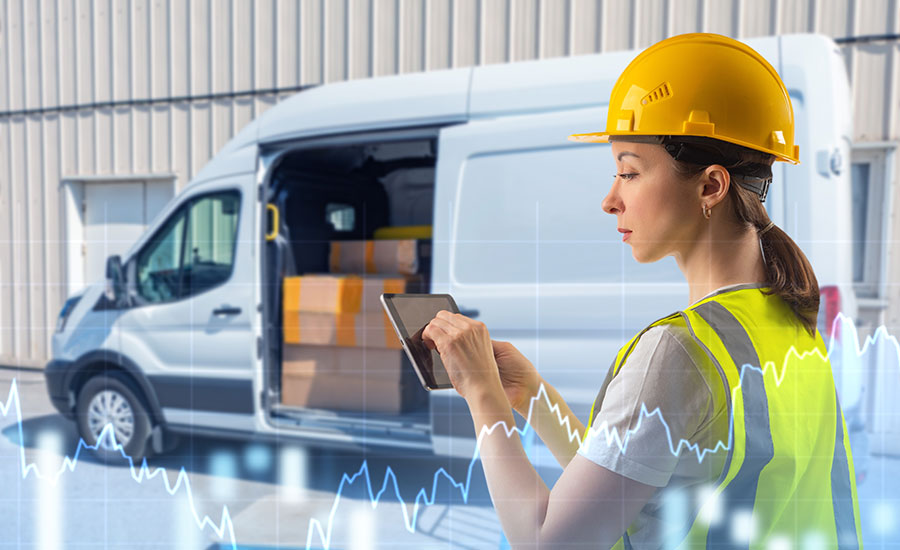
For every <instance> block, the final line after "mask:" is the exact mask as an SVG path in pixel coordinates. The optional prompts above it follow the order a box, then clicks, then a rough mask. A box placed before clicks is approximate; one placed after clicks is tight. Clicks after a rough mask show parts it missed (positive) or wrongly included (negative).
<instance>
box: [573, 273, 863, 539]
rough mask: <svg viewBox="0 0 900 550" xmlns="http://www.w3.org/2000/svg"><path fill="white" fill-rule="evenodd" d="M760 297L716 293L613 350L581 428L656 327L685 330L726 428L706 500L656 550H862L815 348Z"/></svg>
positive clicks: (831, 401)
mask: <svg viewBox="0 0 900 550" xmlns="http://www.w3.org/2000/svg"><path fill="white" fill-rule="evenodd" d="M763 290H770V289H768V288H765V289H760V288H744V289H741V288H738V289H735V290H728V291H723V292H722V293H720V294H716V295H713V296H710V297H708V298H706V299H704V300H701V301H699V302H697V303H696V304H694V305H692V306H691V307H689V308H687V309H686V310H684V311H678V312H676V313H673V314H672V315H669V316H667V317H664V318H662V319H659V320H658V321H656V322H654V323H652V324H650V325H649V326H648V327H647V328H645V329H644V330H642V331H641V332H640V333H638V334H637V335H636V336H635V337H634V338H632V339H631V340H630V341H629V342H628V343H627V344H625V345H624V346H623V347H622V348H621V349H620V350H619V353H618V354H617V356H616V359H615V362H614V363H613V365H612V366H611V368H610V372H609V374H608V375H607V378H606V381H605V382H604V384H603V387H602V388H601V390H600V393H599V395H598V396H597V399H596V401H595V402H594V406H593V407H591V416H590V419H589V423H588V430H590V422H592V421H593V419H594V415H595V414H596V412H599V410H600V406H601V403H602V401H603V397H604V395H605V393H606V389H607V387H608V386H609V382H610V380H611V379H612V377H613V376H615V375H616V374H617V373H618V372H619V370H620V369H621V368H622V365H623V364H624V363H625V359H626V358H627V357H628V355H629V354H630V353H631V351H632V350H633V349H634V346H635V344H636V343H637V341H638V339H640V337H641V335H642V334H643V333H644V332H646V331H647V330H649V329H650V328H652V327H654V326H657V325H662V324H667V323H668V324H672V325H679V326H682V327H685V328H687V329H688V330H689V331H690V334H691V336H692V337H693V338H694V340H695V341H696V342H697V344H698V345H699V347H700V349H702V350H703V351H705V352H706V354H707V356H708V357H709V358H710V360H711V362H712V364H713V365H715V368H716V369H717V370H718V375H719V377H720V378H721V380H722V383H723V384H724V385H725V395H726V396H727V399H728V410H729V418H730V419H731V421H732V422H731V424H730V426H729V436H728V441H727V455H726V458H725V462H724V468H723V470H722V473H721V475H720V477H719V479H718V480H717V481H716V483H715V485H714V487H715V489H714V490H713V491H710V492H708V495H711V497H708V498H706V499H705V501H702V502H701V501H695V502H696V504H695V505H694V506H693V507H692V509H690V510H688V517H689V522H688V523H687V524H686V525H685V526H684V529H683V532H682V533H681V534H679V535H678V536H676V537H674V538H673V537H667V540H665V541H663V547H664V548H750V547H752V548H767V543H768V542H771V541H776V540H778V539H783V540H785V541H787V542H788V543H789V547H791V548H806V547H811V548H820V547H821V548H838V549H842V550H843V549H858V548H862V534H861V533H862V531H861V529H860V519H859V503H858V500H857V495H856V481H855V474H854V471H853V460H852V457H851V454H850V442H849V438H848V435H847V426H846V423H845V422H844V416H843V413H842V411H841V407H840V404H839V403H838V398H837V391H836V389H835V385H834V378H833V375H832V372H831V364H830V363H829V362H828V357H827V348H826V347H825V342H824V341H823V340H822V336H821V335H820V334H819V332H818V331H816V335H815V338H813V337H811V336H810V335H809V333H808V332H806V329H805V328H804V327H803V326H802V325H801V324H800V323H799V321H798V319H797V317H796V315H795V314H794V313H793V312H792V311H791V309H790V307H789V306H788V305H787V303H786V302H784V300H782V299H781V298H780V297H779V296H777V295H775V294H771V295H768V296H767V295H765V294H764V293H763V292H762V291H763ZM595 411H596V412H595ZM588 430H586V432H585V439H586V438H587V436H588ZM719 452H722V451H719ZM713 510H718V511H720V512H721V513H720V514H716V513H714V512H713ZM716 517H718V520H715V519H713V520H711V519H709V518H716ZM739 522H740V524H739ZM635 531H636V529H635V525H634V524H633V525H632V526H630V527H629V528H628V529H627V530H626V532H625V533H624V534H623V536H622V538H620V539H619V541H618V543H616V545H615V546H614V548H616V549H618V548H622V549H626V550H627V549H629V548H631V547H632V544H631V540H630V538H629V535H633V534H634V533H635ZM747 534H749V537H750V538H745V539H741V538H740V537H742V536H745V535H747Z"/></svg>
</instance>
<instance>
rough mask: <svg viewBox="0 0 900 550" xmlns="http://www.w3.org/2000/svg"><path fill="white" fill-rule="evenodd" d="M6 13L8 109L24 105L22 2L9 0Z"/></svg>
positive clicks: (19, 107) (15, 108)
mask: <svg viewBox="0 0 900 550" xmlns="http://www.w3.org/2000/svg"><path fill="white" fill-rule="evenodd" d="M6 9H7V11H6V15H7V22H8V24H7V33H6V40H7V48H6V51H7V52H8V56H9V57H7V68H6V70H7V73H6V74H7V83H6V86H7V95H6V97H7V105H8V106H9V109H10V110H17V109H21V108H23V107H24V106H25V79H24V78H23V76H24V75H25V55H24V52H23V51H22V47H23V44H22V41H23V40H24V36H23V30H22V3H21V1H20V0H10V2H9V4H7V6H6Z"/></svg>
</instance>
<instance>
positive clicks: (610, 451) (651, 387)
mask: <svg viewBox="0 0 900 550" xmlns="http://www.w3.org/2000/svg"><path fill="white" fill-rule="evenodd" d="M762 286H764V285H763V284H758V283H752V284H747V283H741V284H737V285H728V286H725V287H722V288H719V289H717V290H715V291H713V292H711V293H710V294H708V295H707V296H704V297H703V298H701V300H702V299H705V298H707V297H709V296H711V295H713V294H718V293H722V292H726V291H728V290H730V289H735V288H736V287H740V288H760V287H762ZM698 301H699V300H698ZM695 303H696V302H695ZM728 421H729V418H728V406H727V400H726V399H725V388H724V384H723V382H722V379H721V376H720V375H719V373H718V370H717V369H716V367H715V366H714V365H713V364H712V362H711V361H710V360H709V357H708V356H707V355H706V353H705V352H704V351H703V350H702V349H701V348H700V347H699V346H698V345H697V343H696V342H695V341H694V339H693V338H692V337H691V335H690V332H689V331H688V330H687V329H684V328H681V327H673V326H671V325H660V326H655V327H653V328H651V329H649V330H648V331H647V332H645V333H644V334H643V335H642V336H641V337H640V339H639V340H638V342H637V343H636V344H635V346H634V349H633V350H632V352H631V354H630V355H629V356H628V358H627V359H626V360H625V364H624V365H622V368H621V369H620V370H619V373H618V374H616V376H615V377H613V379H612V380H611V381H610V383H609V386H608V388H607V392H606V396H605V397H604V399H603V403H602V405H601V407H600V411H598V412H596V416H595V417H594V421H593V423H592V424H591V433H590V434H589V435H588V437H587V438H586V439H585V441H584V443H583V444H582V446H581V447H580V448H579V450H578V453H579V454H580V455H582V456H584V457H585V458H587V459H589V460H591V461H592V462H595V463H596V464H599V465H600V466H603V467H604V468H607V469H609V470H612V471H613V472H616V473H618V474H620V475H622V476H624V477H627V478H630V479H633V480H636V481H639V482H641V483H644V484H646V485H652V486H655V487H659V489H658V490H657V491H656V493H654V495H653V497H652V498H651V499H650V500H649V501H648V502H647V504H646V505H645V506H644V508H643V509H642V510H641V512H640V515H639V517H638V519H637V520H636V526H637V531H635V532H634V533H633V534H632V535H631V536H630V540H631V543H632V544H633V546H634V548H635V549H638V548H659V547H660V544H661V543H662V541H670V540H671V541H672V542H677V541H675V540H672V539H671V537H675V536H678V533H680V532H681V530H682V529H684V528H685V526H686V525H688V524H689V523H690V522H691V521H692V520H693V518H689V517H686V514H688V513H689V511H690V510H696V507H695V506H694V503H695V500H696V499H698V498H702V494H703V491H704V490H708V489H711V488H712V487H713V486H714V484H715V481H716V480H717V479H718V477H719V474H720V473H721V472H722V468H723V465H724V462H725V456H726V453H727V451H726V450H725V449H724V448H723V447H724V446H725V445H727V444H728ZM598 428H599V429H598ZM685 443H687V445H685ZM713 449H718V450H716V451H715V452H712V451H711V450H713ZM698 453H699V455H698ZM701 456H702V459H701ZM666 502H670V503H671V504H672V506H671V507H666V508H664V507H663V505H664V504H665V503H666ZM679 540H680V539H679Z"/></svg>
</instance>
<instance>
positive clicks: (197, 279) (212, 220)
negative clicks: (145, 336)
mask: <svg viewBox="0 0 900 550" xmlns="http://www.w3.org/2000/svg"><path fill="white" fill-rule="evenodd" d="M239 210H240V196H239V195H238V193H235V192H228V193H216V194H214V195H207V196H204V197H201V198H199V199H196V200H194V201H192V202H191V203H190V205H189V206H188V207H187V208H182V209H181V210H180V211H178V212H177V213H176V214H175V215H173V216H172V217H171V218H170V219H169V221H167V222H166V224H165V225H164V226H163V228H162V229H161V230H160V231H159V232H158V233H157V234H156V235H155V236H154V237H153V238H152V239H151V241H150V242H149V243H148V244H147V246H145V247H144V249H143V250H141V251H140V252H139V253H138V256H137V266H136V267H137V269H136V272H137V281H136V287H137V292H138V294H139V295H140V296H141V298H143V299H144V300H145V301H147V302H150V303H155V302H167V301H171V300H175V299H178V298H184V297H187V296H191V295H193V294H197V293H200V292H203V291H204V290H206V289H209V288H211V287H213V286H216V285H218V284H220V283H222V282H224V281H225V280H227V279H228V278H229V277H230V276H231V270H232V266H233V264H234V251H235V247H234V244H235V240H236V237H237V227H238V225H237V224H238V213H239Z"/></svg>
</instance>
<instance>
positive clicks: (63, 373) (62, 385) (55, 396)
mask: <svg viewBox="0 0 900 550" xmlns="http://www.w3.org/2000/svg"><path fill="white" fill-rule="evenodd" d="M73 364H74V362H73V361H65V360H61V359H54V360H52V361H50V362H49V363H47V366H46V367H44V379H45V381H46V382H47V394H48V395H49V396H50V402H51V403H53V406H54V407H55V408H56V410H58V411H59V412H61V413H62V414H64V415H66V416H71V414H72V407H71V403H69V392H68V391H66V377H67V375H68V374H69V371H70V369H71V368H72V365H73Z"/></svg>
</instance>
